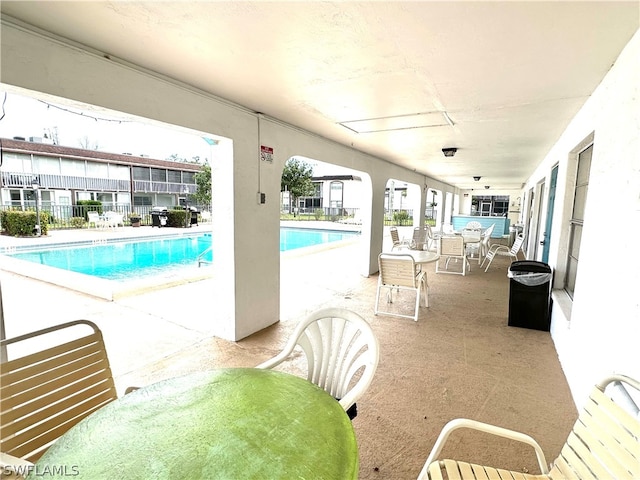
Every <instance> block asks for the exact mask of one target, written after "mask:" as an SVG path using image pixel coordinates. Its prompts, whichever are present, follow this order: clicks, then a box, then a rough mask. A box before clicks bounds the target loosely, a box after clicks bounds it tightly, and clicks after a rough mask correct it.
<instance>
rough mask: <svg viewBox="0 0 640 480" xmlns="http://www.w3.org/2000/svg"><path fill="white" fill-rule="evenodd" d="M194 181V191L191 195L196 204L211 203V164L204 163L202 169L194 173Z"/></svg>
mask: <svg viewBox="0 0 640 480" xmlns="http://www.w3.org/2000/svg"><path fill="white" fill-rule="evenodd" d="M194 179H195V181H196V185H197V188H196V193H194V195H193V197H194V198H195V200H196V203H197V204H198V205H211V166H210V165H209V164H208V163H206V164H205V165H203V166H202V169H201V170H200V171H199V172H197V173H196V174H195V175H194Z"/></svg>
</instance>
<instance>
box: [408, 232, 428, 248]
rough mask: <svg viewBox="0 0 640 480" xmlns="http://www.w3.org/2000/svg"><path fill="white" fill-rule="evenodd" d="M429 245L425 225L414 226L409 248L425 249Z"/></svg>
mask: <svg viewBox="0 0 640 480" xmlns="http://www.w3.org/2000/svg"><path fill="white" fill-rule="evenodd" d="M428 246H429V239H428V230H427V228H426V227H415V228H414V229H413V236H412V238H411V244H410V245H409V248H411V249H412V250H425V249H426V248H427V247H428Z"/></svg>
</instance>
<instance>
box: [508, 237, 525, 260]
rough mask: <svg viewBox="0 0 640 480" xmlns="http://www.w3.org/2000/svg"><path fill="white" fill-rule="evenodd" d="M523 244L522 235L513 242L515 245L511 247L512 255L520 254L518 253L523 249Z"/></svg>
mask: <svg viewBox="0 0 640 480" xmlns="http://www.w3.org/2000/svg"><path fill="white" fill-rule="evenodd" d="M523 242H524V235H523V234H522V233H521V234H520V235H518V236H517V237H516V239H515V241H514V242H513V245H511V251H510V253H511V255H517V254H518V252H519V251H520V249H521V248H522V243H523Z"/></svg>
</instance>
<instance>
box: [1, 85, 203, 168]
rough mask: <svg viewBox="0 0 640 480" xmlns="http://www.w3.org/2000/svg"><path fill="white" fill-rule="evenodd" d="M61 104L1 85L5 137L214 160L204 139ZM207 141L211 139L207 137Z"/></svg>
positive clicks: (159, 157) (126, 118) (110, 150)
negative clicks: (37, 138) (53, 139)
mask: <svg viewBox="0 0 640 480" xmlns="http://www.w3.org/2000/svg"><path fill="white" fill-rule="evenodd" d="M55 100H56V99H51V100H50V99H48V98H47V100H40V99H36V98H33V97H29V96H23V95H18V94H16V93H14V92H10V91H8V89H4V88H2V85H0V117H2V118H1V119H0V138H14V137H23V138H25V139H26V140H29V138H30V137H40V138H44V137H45V134H46V135H47V136H48V137H49V138H53V137H54V136H56V135H57V138H58V142H57V144H58V145H62V146H66V147H74V148H86V147H87V146H88V148H89V149H92V150H94V149H95V150H100V151H104V152H109V153H129V154H132V155H139V156H149V157H151V158H156V159H160V160H166V159H168V158H169V157H170V156H171V155H174V154H175V155H178V157H180V158H185V159H187V160H191V159H192V158H193V157H196V156H198V157H200V160H201V161H204V159H207V160H210V159H211V157H212V155H213V152H212V147H211V146H210V145H209V143H208V142H207V141H206V140H205V138H203V135H202V134H200V133H198V132H194V133H193V134H187V133H182V132H180V131H178V130H177V129H175V128H174V129H171V128H169V127H170V126H169V125H167V126H166V128H160V127H156V126H152V125H151V124H150V123H149V122H144V121H136V120H139V119H134V118H133V117H126V116H124V115H118V114H117V112H110V111H107V110H104V109H100V108H98V107H92V106H88V105H87V106H83V105H80V104H77V103H75V104H71V103H69V104H67V103H66V102H64V101H62V102H61V101H55ZM207 138H208V137H207Z"/></svg>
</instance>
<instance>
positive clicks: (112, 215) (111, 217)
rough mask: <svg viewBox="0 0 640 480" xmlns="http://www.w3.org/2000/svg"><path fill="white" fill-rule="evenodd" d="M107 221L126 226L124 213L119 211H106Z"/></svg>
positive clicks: (110, 223)
mask: <svg viewBox="0 0 640 480" xmlns="http://www.w3.org/2000/svg"><path fill="white" fill-rule="evenodd" d="M105 217H106V221H107V223H108V224H109V225H114V226H118V225H119V224H122V225H123V226H124V215H122V214H121V213H118V212H107V213H105Z"/></svg>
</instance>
